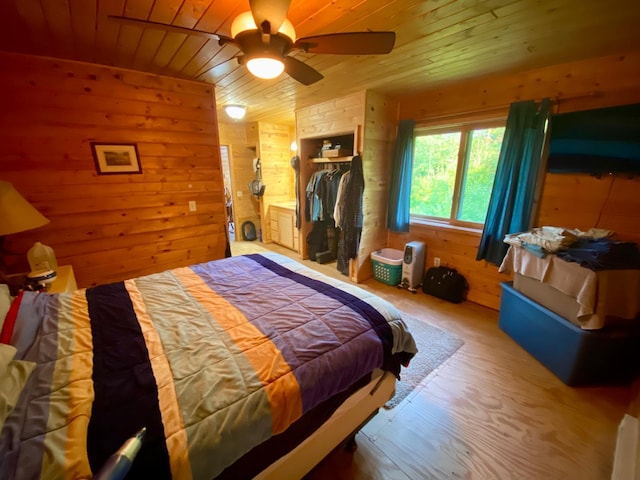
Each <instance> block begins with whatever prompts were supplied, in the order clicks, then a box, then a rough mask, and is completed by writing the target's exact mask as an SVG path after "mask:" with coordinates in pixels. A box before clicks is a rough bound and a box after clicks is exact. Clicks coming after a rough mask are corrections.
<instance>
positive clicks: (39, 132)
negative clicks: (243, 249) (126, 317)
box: [0, 53, 226, 287]
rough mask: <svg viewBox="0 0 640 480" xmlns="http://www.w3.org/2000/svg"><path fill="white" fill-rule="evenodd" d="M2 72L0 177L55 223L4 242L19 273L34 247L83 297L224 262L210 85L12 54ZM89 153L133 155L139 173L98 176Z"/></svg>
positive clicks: (2, 60)
mask: <svg viewBox="0 0 640 480" xmlns="http://www.w3.org/2000/svg"><path fill="white" fill-rule="evenodd" d="M0 65H1V66H2V68H1V70H2V72H3V73H2V75H1V76H0V105H2V110H1V112H0V142H1V144H2V148H1V149H0V178H1V179H3V180H8V181H11V182H12V183H13V184H14V186H15V187H16V188H17V189H18V191H20V192H21V193H22V194H23V196H25V197H26V198H27V199H28V200H29V201H30V202H31V203H32V204H33V205H34V206H35V207H36V208H37V209H38V210H40V211H41V212H42V213H43V214H44V215H45V216H46V217H47V218H49V219H50V220H51V222H50V223H49V224H48V225H46V226H44V227H41V228H39V229H37V230H33V231H29V232H24V233H20V234H15V235H10V236H8V237H7V238H6V245H5V246H6V247H7V250H9V251H10V252H11V253H12V254H11V255H9V256H8V257H6V258H5V260H6V262H7V263H8V264H10V265H11V266H12V269H13V270H15V271H23V270H25V269H26V268H27V263H26V257H25V253H26V251H27V250H28V249H29V247H30V246H31V245H32V244H33V242H34V241H42V242H43V243H45V244H47V245H50V246H51V247H53V249H54V250H55V252H56V255H57V257H58V262H59V263H60V264H71V265H73V268H74V270H75V274H76V278H77V281H78V285H79V286H80V287H86V286H90V285H95V284H98V283H105V282H110V281H118V280H122V279H125V278H129V277H134V276H139V275H143V274H148V273H152V272H156V271H161V270H165V269H168V268H173V267H178V266H183V265H189V264H193V263H198V262H203V261H207V260H212V259H217V258H222V257H223V256H224V252H225V246H226V232H225V220H226V215H225V202H224V194H223V182H222V173H221V165H220V150H219V141H218V128H217V119H216V109H215V98H214V91H213V87H212V86H211V85H208V84H204V83H197V82H192V81H184V80H178V79H175V78H168V77H161V76H157V75H151V74H144V73H139V72H134V71H128V70H121V69H116V68H110V67H105V66H98V65H93V64H85V63H78V62H70V61H64V60H56V59H50V58H42V57H32V56H23V55H14V54H5V53H1V54H0ZM90 142H104V143H110V142H114V143H135V144H137V147H138V152H139V156H140V162H141V165H142V173H141V174H124V175H98V174H97V172H96V168H95V165H94V160H93V156H92V152H91V147H90ZM191 200H193V201H195V202H196V205H197V211H195V212H190V211H189V207H188V205H189V201H191Z"/></svg>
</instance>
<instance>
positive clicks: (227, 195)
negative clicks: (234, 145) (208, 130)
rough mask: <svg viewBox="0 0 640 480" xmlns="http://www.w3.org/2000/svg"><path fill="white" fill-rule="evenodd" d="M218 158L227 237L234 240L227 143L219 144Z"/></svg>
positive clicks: (234, 231) (234, 229) (234, 230)
mask: <svg viewBox="0 0 640 480" xmlns="http://www.w3.org/2000/svg"><path fill="white" fill-rule="evenodd" d="M220 158H221V160H222V181H223V183H224V199H225V202H226V207H227V227H228V228H229V239H230V240H235V236H236V228H235V221H234V218H233V190H231V165H230V154H229V145H220Z"/></svg>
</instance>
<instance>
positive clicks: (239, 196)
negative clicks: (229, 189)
mask: <svg viewBox="0 0 640 480" xmlns="http://www.w3.org/2000/svg"><path fill="white" fill-rule="evenodd" d="M236 195H237V196H238V198H241V197H242V190H238V191H237V192H236Z"/></svg>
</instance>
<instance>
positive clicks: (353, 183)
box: [334, 155, 364, 275]
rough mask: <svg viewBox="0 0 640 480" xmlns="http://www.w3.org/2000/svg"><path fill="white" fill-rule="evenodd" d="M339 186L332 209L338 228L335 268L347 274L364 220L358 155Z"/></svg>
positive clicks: (362, 180)
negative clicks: (333, 208) (336, 262)
mask: <svg viewBox="0 0 640 480" xmlns="http://www.w3.org/2000/svg"><path fill="white" fill-rule="evenodd" d="M345 176H346V175H345ZM339 188H340V192H339V194H338V198H337V201H336V208H335V210H334V218H335V216H336V213H337V218H338V221H337V222H336V224H337V226H338V227H339V228H340V240H339V241H338V265H337V268H338V270H339V271H340V272H342V273H343V274H344V275H348V274H349V259H351V258H356V257H357V256H358V249H359V247H360V236H361V234H362V224H363V220H364V218H363V212H362V194H363V192H364V173H363V171H362V158H361V157H360V155H356V156H355V157H353V159H352V160H351V170H350V172H349V176H348V177H347V178H344V181H343V182H342V184H341V185H340V186H339Z"/></svg>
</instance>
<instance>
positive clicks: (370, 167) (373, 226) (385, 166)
mask: <svg viewBox="0 0 640 480" xmlns="http://www.w3.org/2000/svg"><path fill="white" fill-rule="evenodd" d="M396 118H397V103H396V102H395V101H393V100H391V99H389V98H386V97H384V96H383V95H380V94H377V93H374V92H370V91H366V92H358V93H355V94H352V95H348V96H346V97H341V98H338V99H335V100H332V101H329V102H324V103H321V104H318V105H314V106H312V107H308V108H305V109H301V110H298V111H297V112H296V127H297V129H296V132H297V135H298V144H300V143H301V140H300V139H303V138H320V137H323V136H324V137H331V136H333V135H344V134H345V133H349V132H355V131H357V132H358V134H357V135H356V136H357V138H356V141H355V145H354V148H355V150H357V152H360V154H361V155H362V165H363V171H364V177H365V189H364V194H363V213H364V225H363V229H362V237H361V241H360V249H359V253H358V258H357V259H355V260H354V261H352V262H351V268H350V278H351V279H352V280H353V281H356V282H362V281H364V280H366V279H368V278H371V277H372V276H373V270H372V266H371V260H370V254H371V252H372V251H374V250H378V249H380V248H383V247H384V246H386V238H387V228H386V212H387V198H388V193H389V184H388V182H389V168H390V161H391V152H392V148H393V140H394V138H395V123H396ZM315 169H316V165H315V164H313V163H312V162H311V161H310V160H309V159H307V158H301V185H300V188H301V189H302V193H301V198H304V189H305V187H306V183H307V181H308V180H309V176H310V172H312V171H314V170H315ZM310 230H311V225H310V224H309V223H305V222H303V228H302V229H301V232H300V241H301V242H304V241H305V239H306V236H307V234H308V232H309V231H310ZM302 251H303V252H306V249H303V250H302ZM304 257H305V255H304V253H303V258H304Z"/></svg>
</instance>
